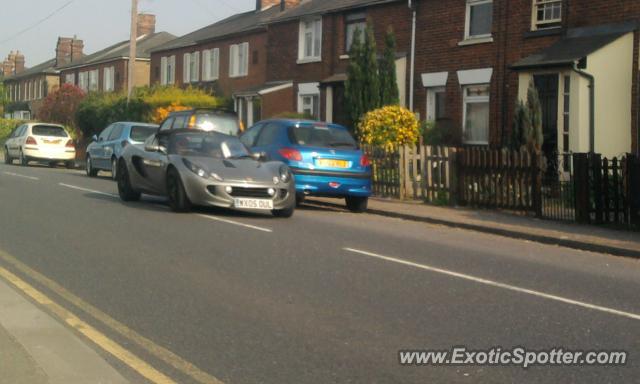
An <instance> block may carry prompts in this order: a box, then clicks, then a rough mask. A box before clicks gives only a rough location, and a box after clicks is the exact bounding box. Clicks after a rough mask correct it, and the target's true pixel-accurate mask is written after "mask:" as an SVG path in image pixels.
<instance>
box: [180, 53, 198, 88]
mask: <svg viewBox="0 0 640 384" xmlns="http://www.w3.org/2000/svg"><path fill="white" fill-rule="evenodd" d="M199 68H200V52H192V53H185V54H184V56H183V67H182V69H183V82H184V83H196V82H198V80H199V73H200V72H199Z"/></svg>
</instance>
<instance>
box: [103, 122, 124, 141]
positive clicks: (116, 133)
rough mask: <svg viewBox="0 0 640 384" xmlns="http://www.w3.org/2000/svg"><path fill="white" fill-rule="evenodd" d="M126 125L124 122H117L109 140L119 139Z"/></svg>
mask: <svg viewBox="0 0 640 384" xmlns="http://www.w3.org/2000/svg"><path fill="white" fill-rule="evenodd" d="M123 128H124V126H123V125H122V124H116V125H114V126H113V129H112V130H111V133H110V134H109V138H108V139H107V140H108V141H114V140H118V139H119V138H120V136H122V129H123Z"/></svg>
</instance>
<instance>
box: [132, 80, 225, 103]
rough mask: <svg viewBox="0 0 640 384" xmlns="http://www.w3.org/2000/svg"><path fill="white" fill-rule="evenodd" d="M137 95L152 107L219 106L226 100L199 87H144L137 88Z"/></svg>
mask: <svg viewBox="0 0 640 384" xmlns="http://www.w3.org/2000/svg"><path fill="white" fill-rule="evenodd" d="M135 96H136V97H139V98H140V99H142V100H143V101H144V102H145V103H146V104H147V105H148V106H149V107H150V108H151V109H156V108H162V107H168V106H169V105H171V104H177V105H184V106H189V107H191V108H218V107H221V106H222V105H223V104H224V103H225V101H224V100H223V99H221V98H216V97H214V96H212V95H210V94H209V93H207V92H205V91H203V90H201V89H197V88H192V87H189V88H186V89H182V88H177V87H160V86H156V87H143V88H138V89H136V92H135Z"/></svg>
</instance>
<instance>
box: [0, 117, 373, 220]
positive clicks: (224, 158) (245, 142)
mask: <svg viewBox="0 0 640 384" xmlns="http://www.w3.org/2000/svg"><path fill="white" fill-rule="evenodd" d="M5 150H6V153H7V155H6V156H5V159H6V161H7V162H11V161H13V159H14V158H18V159H20V162H21V164H23V165H26V164H27V162H28V161H29V160H40V161H46V162H50V163H52V164H55V162H57V161H66V162H67V166H69V167H71V166H72V165H73V159H75V147H74V146H73V140H71V139H70V137H69V135H68V134H67V132H65V130H64V128H63V127H61V126H57V125H53V124H40V123H33V124H25V125H24V126H21V127H19V128H18V129H16V130H15V131H14V132H13V133H12V135H11V136H10V138H9V140H7V143H6V148H5ZM85 160H86V173H87V175H88V176H89V177H95V176H96V175H97V174H98V172H99V171H103V170H104V171H110V172H111V175H112V178H113V179H114V180H116V181H117V186H118V193H119V195H120V198H121V199H122V200H123V201H135V200H139V199H140V197H141V194H143V193H145V194H150V195H156V196H166V197H167V198H168V199H169V205H170V207H171V208H172V210H174V211H176V212H186V211H189V210H190V208H191V207H192V205H203V206H217V207H224V208H232V209H238V210H263V211H271V213H272V214H273V215H274V216H277V217H290V216H291V215H293V213H294V210H295V207H296V205H298V204H300V203H301V202H302V201H303V200H304V198H305V197H306V196H322V197H333V198H344V199H345V201H346V204H347V207H348V208H349V209H350V210H351V211H353V212H364V211H365V210H366V209H367V202H368V198H369V196H370V194H371V164H370V162H369V159H368V158H367V156H366V155H365V154H364V153H363V152H362V151H361V150H360V149H359V148H358V145H357V143H356V141H355V140H354V138H353V137H352V136H351V134H350V133H349V131H348V130H347V129H346V128H345V127H342V126H340V125H336V124H329V123H323V122H317V121H309V120H297V119H275V120H266V121H261V122H259V123H257V124H255V125H254V126H252V127H250V128H249V129H247V130H244V129H243V127H242V125H241V123H240V122H239V119H238V117H237V115H235V114H234V113H230V112H226V111H219V110H210V109H194V110H188V111H180V112H174V113H171V114H170V115H169V116H168V117H167V118H166V119H165V120H164V121H163V122H162V123H161V124H160V125H153V124H144V123H136V122H117V123H113V124H111V125H109V126H108V127H106V128H105V129H104V130H103V131H102V132H101V133H100V134H99V135H97V136H94V137H93V142H92V143H91V144H89V146H88V147H87V154H86V159H85Z"/></svg>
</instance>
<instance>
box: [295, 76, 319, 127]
mask: <svg viewBox="0 0 640 384" xmlns="http://www.w3.org/2000/svg"><path fill="white" fill-rule="evenodd" d="M319 86H320V84H318V83H303V84H298V113H304V110H305V104H306V100H305V99H307V98H312V101H311V108H312V113H311V115H312V116H315V117H317V119H318V120H320V111H321V110H322V107H321V103H322V100H321V98H320V87H319ZM313 98H317V99H318V110H317V111H315V110H313V109H314V108H313V107H314V103H313Z"/></svg>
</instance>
